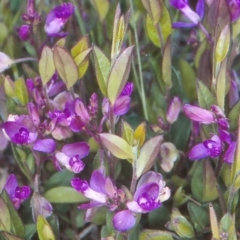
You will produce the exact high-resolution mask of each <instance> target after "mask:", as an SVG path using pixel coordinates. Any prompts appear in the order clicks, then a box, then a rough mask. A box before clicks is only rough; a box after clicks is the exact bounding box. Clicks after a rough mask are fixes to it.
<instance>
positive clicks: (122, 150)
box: [99, 133, 134, 159]
mask: <svg viewBox="0 0 240 240" xmlns="http://www.w3.org/2000/svg"><path fill="white" fill-rule="evenodd" d="M99 136H100V139H101V141H102V143H103V145H104V147H106V148H107V150H109V151H110V152H111V153H112V154H113V155H114V156H115V157H117V158H120V159H133V158H134V155H133V152H132V147H131V146H130V145H129V144H128V143H127V142H126V141H125V140H124V139H123V138H120V137H119V136H117V135H114V134H110V133H101V134H100V135H99Z"/></svg>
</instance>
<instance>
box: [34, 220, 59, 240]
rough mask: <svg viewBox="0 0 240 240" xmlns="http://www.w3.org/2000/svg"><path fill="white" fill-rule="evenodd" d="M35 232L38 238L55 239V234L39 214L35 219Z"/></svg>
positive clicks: (43, 239)
mask: <svg viewBox="0 0 240 240" xmlns="http://www.w3.org/2000/svg"><path fill="white" fill-rule="evenodd" d="M37 232H38V236H39V239H40V240H55V236H54V234H53V231H52V229H51V227H50V225H49V223H48V222H47V220H46V219H45V218H44V217H43V216H41V215H39V216H38V219H37Z"/></svg>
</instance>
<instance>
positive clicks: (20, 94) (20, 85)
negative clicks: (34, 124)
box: [15, 77, 29, 106]
mask: <svg viewBox="0 0 240 240" xmlns="http://www.w3.org/2000/svg"><path fill="white" fill-rule="evenodd" d="M15 89H16V91H15V94H16V97H17V98H18V100H19V102H20V103H21V104H22V105H23V106H26V105H27V104H28V102H29V99H28V91H27V87H26V85H25V81H24V78H23V77H21V78H19V79H17V80H16V81H15Z"/></svg>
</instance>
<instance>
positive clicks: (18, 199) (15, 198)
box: [4, 174, 31, 209]
mask: <svg viewBox="0 0 240 240" xmlns="http://www.w3.org/2000/svg"><path fill="white" fill-rule="evenodd" d="M4 189H5V190H6V192H7V193H8V195H9V197H10V199H11V201H12V203H13V205H14V207H15V208H16V209H18V208H19V207H20V205H21V203H22V202H23V201H24V200H25V199H27V198H28V197H29V196H30V194H31V189H30V187H29V186H22V187H20V186H18V183H17V179H16V177H15V175H14V174H11V175H10V176H9V177H8V179H7V181H6V183H5V186H4Z"/></svg>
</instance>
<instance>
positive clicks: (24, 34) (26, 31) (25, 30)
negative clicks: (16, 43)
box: [18, 24, 31, 41]
mask: <svg viewBox="0 0 240 240" xmlns="http://www.w3.org/2000/svg"><path fill="white" fill-rule="evenodd" d="M18 35H19V37H20V39H21V40H23V41H27V40H29V38H30V35H31V27H30V26H29V25H26V24H24V25H22V26H21V27H20V28H19V29H18Z"/></svg>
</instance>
